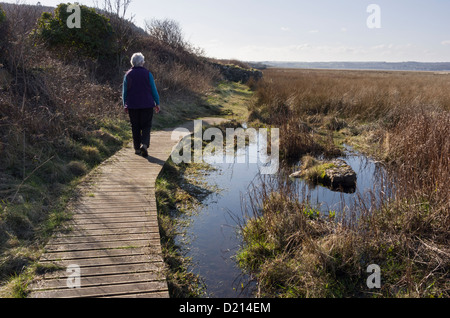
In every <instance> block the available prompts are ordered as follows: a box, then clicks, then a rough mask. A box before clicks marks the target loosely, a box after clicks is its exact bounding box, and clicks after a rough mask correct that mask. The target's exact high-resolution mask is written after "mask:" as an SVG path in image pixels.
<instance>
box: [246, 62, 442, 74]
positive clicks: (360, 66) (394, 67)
mask: <svg viewBox="0 0 450 318" xmlns="http://www.w3.org/2000/svg"><path fill="white" fill-rule="evenodd" d="M250 64H253V65H255V66H254V67H256V66H257V67H259V68H261V67H262V66H265V67H280V68H306V69H345V70H388V71H435V72H436V71H450V62H439V63H437V62H436V63H422V62H274V61H264V62H257V63H250Z"/></svg>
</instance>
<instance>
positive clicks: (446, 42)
mask: <svg viewBox="0 0 450 318" xmlns="http://www.w3.org/2000/svg"><path fill="white" fill-rule="evenodd" d="M441 44H442V45H450V40H445V41H442V42H441Z"/></svg>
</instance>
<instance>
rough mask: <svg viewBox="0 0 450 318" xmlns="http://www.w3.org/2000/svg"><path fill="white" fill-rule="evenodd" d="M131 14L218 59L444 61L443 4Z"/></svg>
mask: <svg viewBox="0 0 450 318" xmlns="http://www.w3.org/2000/svg"><path fill="white" fill-rule="evenodd" d="M0 1H2V0H0ZM3 1H5V0H3ZM5 2H15V1H8V0H7V1H5ZM22 2H23V1H22ZM36 2H37V1H25V3H29V4H35V3H36ZM40 2H41V3H42V4H43V5H49V6H55V5H56V4H58V3H60V2H61V1H55V0H41V1H40ZM78 2H79V3H81V4H86V5H90V6H92V5H93V3H94V2H93V0H80V1H78ZM98 2H100V3H101V2H102V0H98ZM370 4H377V5H379V7H380V8H381V28H380V29H369V28H368V27H367V22H366V21H367V18H368V17H369V16H370V13H368V12H367V7H368V6H369V5H370ZM129 11H130V13H131V14H133V15H134V20H135V23H136V24H137V25H140V26H143V24H144V21H145V20H146V19H148V20H151V19H152V18H156V19H164V18H169V19H173V20H176V21H177V22H179V24H180V26H181V27H182V29H183V32H184V34H185V38H186V39H187V40H188V41H189V42H191V43H192V44H193V45H194V46H197V47H201V48H203V49H204V50H205V52H206V55H207V56H210V57H216V58H237V59H241V60H246V61H264V60H271V61H310V62H312V61H388V62H399V61H422V62H444V61H446V62H447V61H450V1H449V0H428V1H424V0H422V1H418V0H368V1H364V0H315V1H312V0H277V1H274V0H227V1H218V0H159V1H154V0H133V2H132V4H131V6H130V8H129Z"/></svg>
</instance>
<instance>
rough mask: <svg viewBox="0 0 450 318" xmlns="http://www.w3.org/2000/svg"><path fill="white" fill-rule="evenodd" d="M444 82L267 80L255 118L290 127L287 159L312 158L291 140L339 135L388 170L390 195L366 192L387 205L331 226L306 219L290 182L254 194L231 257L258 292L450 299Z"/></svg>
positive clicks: (411, 78)
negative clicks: (378, 280) (374, 276)
mask: <svg viewBox="0 0 450 318" xmlns="http://www.w3.org/2000/svg"><path fill="white" fill-rule="evenodd" d="M449 82H450V77H449V76H448V75H436V74H433V73H413V72H390V73H389V72H362V71H306V70H266V71H265V79H264V81H263V82H261V83H260V84H259V86H258V88H257V91H256V96H257V99H256V100H255V103H254V104H253V105H252V109H251V111H252V114H251V117H252V119H254V120H257V121H258V120H259V121H261V122H263V123H267V124H271V125H281V126H282V127H285V128H284V131H285V132H286V135H285V136H284V137H283V136H282V140H281V141H280V147H281V148H283V147H287V149H286V150H285V153H296V154H300V153H304V152H307V153H312V154H315V151H311V149H310V148H308V147H305V146H304V145H301V143H299V148H298V149H293V150H290V149H289V147H291V144H292V141H289V140H288V139H297V140H303V139H305V136H304V135H307V137H306V138H314V135H317V134H321V133H322V134H323V133H324V132H325V134H328V133H330V130H338V131H344V132H345V134H346V137H347V139H346V141H347V142H349V143H351V142H352V141H353V142H355V143H365V146H366V147H365V149H371V150H372V151H371V155H375V156H378V160H382V161H384V163H385V165H386V167H387V169H388V171H389V175H390V176H391V179H390V180H389V182H390V183H391V186H390V188H391V189H392V190H393V195H392V197H390V198H388V196H387V195H386V194H385V193H382V190H380V191H381V193H373V197H378V198H384V199H385V200H383V201H382V202H378V204H377V205H375V206H374V207H372V208H370V207H368V206H366V205H365V204H364V200H360V199H358V198H356V199H355V205H354V207H352V209H353V210H351V211H350V213H349V214H350V217H346V218H337V219H335V220H328V219H323V218H316V217H311V215H314V213H313V214H311V213H304V212H305V210H306V211H308V209H309V208H308V205H307V203H306V202H304V201H303V198H299V197H298V196H297V195H296V194H295V192H294V191H292V189H290V186H289V184H290V183H289V182H287V183H285V185H284V186H281V187H280V186H279V185H277V186H276V187H270V186H262V187H261V186H259V187H258V188H255V190H254V193H253V194H252V195H251V196H250V202H251V205H250V208H249V210H250V212H249V215H250V217H249V218H248V220H249V221H248V222H247V224H246V225H244V226H243V227H242V231H243V234H244V235H243V236H244V242H245V244H244V248H243V249H242V251H241V253H240V254H239V256H238V259H239V260H240V262H241V264H242V265H243V267H244V268H247V269H249V270H250V271H251V272H252V273H254V274H255V275H256V277H257V278H258V281H259V282H260V286H261V289H260V291H259V293H260V295H262V296H280V297H348V296H353V297H372V296H378V297H448V296H450V294H449V290H450V289H449V287H450V280H449V276H448V275H449V270H450V249H449V246H450V245H449V243H450V231H449V229H450V197H449V191H448V180H449V177H450V165H449V155H450V139H449V138H448V136H449V133H450V114H449V109H450V93H449V92H448V90H447V89H445V88H446V87H447V86H448V84H449ZM330 120H334V122H343V123H345V125H338V127H336V126H335V125H333V124H330V123H331V121H330ZM292 123H297V124H300V125H302V126H303V127H308V130H305V131H302V132H300V131H299V130H298V129H297V128H295V129H290V127H292ZM339 126H340V127H339ZM282 131H283V129H282ZM327 131H328V133H327ZM283 143H286V144H285V145H284V146H283ZM363 148H364V147H363ZM314 150H315V149H314ZM319 152H320V151H319ZM280 182H282V183H283V182H284V181H280ZM273 220H276V221H273ZM258 249H259V250H258ZM261 250H262V251H263V252H261ZM252 253H253V254H252ZM370 264H378V265H379V266H380V267H381V275H382V287H381V289H380V290H377V289H376V290H369V289H368V288H367V286H366V281H365V280H366V278H367V277H368V275H369V274H367V273H366V272H365V270H366V268H367V266H368V265H370Z"/></svg>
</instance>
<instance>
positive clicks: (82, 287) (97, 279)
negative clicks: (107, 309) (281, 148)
mask: <svg viewBox="0 0 450 318" xmlns="http://www.w3.org/2000/svg"><path fill="white" fill-rule="evenodd" d="M203 120H204V123H205V124H215V123H218V122H220V121H223V120H222V119H219V118H205V119H203ZM181 127H185V128H188V129H189V130H190V131H191V132H192V131H193V122H190V123H187V124H186V125H183V126H181ZM171 135H172V130H170V129H168V130H164V131H158V132H153V133H152V135H151V145H150V149H149V157H148V158H143V157H141V156H138V155H136V154H135V153H134V149H133V148H132V147H131V146H129V147H127V148H124V149H122V150H121V151H119V152H118V153H117V154H116V155H114V156H113V157H112V158H110V159H109V160H107V161H106V162H104V163H103V164H102V165H101V166H100V167H99V168H98V169H96V171H94V172H93V173H92V174H91V175H92V176H91V177H90V178H89V181H88V182H87V184H86V185H85V186H83V189H82V190H83V193H84V194H83V195H82V197H81V198H80V199H79V200H77V201H76V202H75V203H74V208H73V214H74V215H73V219H72V220H71V221H70V222H68V224H66V226H65V228H67V229H69V230H68V231H64V232H61V233H59V234H57V235H56V236H55V237H54V238H52V239H51V240H50V242H49V243H48V245H47V246H46V248H45V252H44V254H43V255H42V257H41V259H40V263H41V264H42V265H44V266H46V267H47V268H53V270H52V271H49V272H48V273H46V274H44V275H42V276H40V277H39V278H38V279H37V280H36V282H34V283H33V284H32V285H31V286H30V288H31V293H30V297H32V298H77V297H149V298H158V297H159V298H161V297H164V298H167V297H169V292H168V287H167V282H166V279H165V276H164V267H165V265H164V262H163V258H162V253H161V245H160V235H159V228H158V219H157V207H156V199H155V181H156V178H157V176H158V174H159V173H160V171H161V169H162V166H163V165H164V163H165V162H166V160H167V159H168V158H169V156H170V153H171V151H172V149H173V147H174V146H175V145H176V144H177V143H178V141H173V140H171ZM78 273H79V275H78ZM78 277H79V279H78Z"/></svg>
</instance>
